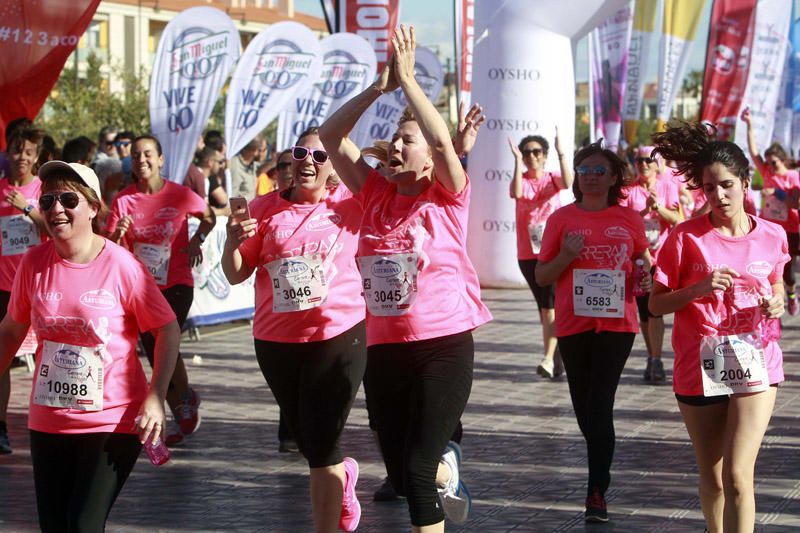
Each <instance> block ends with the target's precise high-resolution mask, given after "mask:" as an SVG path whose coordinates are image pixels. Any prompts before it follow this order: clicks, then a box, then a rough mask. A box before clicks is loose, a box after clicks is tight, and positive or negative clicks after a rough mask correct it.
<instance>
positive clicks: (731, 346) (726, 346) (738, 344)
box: [714, 339, 747, 357]
mask: <svg viewBox="0 0 800 533" xmlns="http://www.w3.org/2000/svg"><path fill="white" fill-rule="evenodd" d="M746 353H747V343H745V342H744V341H740V340H736V339H733V340H729V341H725V342H722V343H720V344H718V345H717V347H716V348H714V354H715V355H716V356H717V357H738V356H741V355H744V354H746Z"/></svg>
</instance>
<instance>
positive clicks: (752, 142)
mask: <svg viewBox="0 0 800 533" xmlns="http://www.w3.org/2000/svg"><path fill="white" fill-rule="evenodd" d="M742 121H743V122H744V123H745V124H747V150H748V151H749V152H750V158H751V159H752V160H753V163H755V165H756V168H757V169H758V171H759V172H761V175H762V176H764V175H765V173H766V171H767V163H766V162H765V161H764V158H763V157H761V153H760V152H759V151H758V144H757V143H756V134H755V132H754V131H753V116H752V114H751V113H750V108H749V107H745V108H744V111H742Z"/></svg>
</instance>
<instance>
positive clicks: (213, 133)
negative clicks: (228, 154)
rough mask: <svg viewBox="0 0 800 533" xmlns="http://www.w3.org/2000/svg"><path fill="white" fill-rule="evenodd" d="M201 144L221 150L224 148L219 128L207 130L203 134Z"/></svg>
mask: <svg viewBox="0 0 800 533" xmlns="http://www.w3.org/2000/svg"><path fill="white" fill-rule="evenodd" d="M203 144H205V145H206V146H210V147H211V148H214V149H215V150H219V151H220V152H222V151H224V148H225V138H224V137H223V136H222V132H220V131H219V130H208V131H207V132H206V134H205V135H204V136H203Z"/></svg>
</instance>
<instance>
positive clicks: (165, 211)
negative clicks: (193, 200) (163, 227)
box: [156, 207, 180, 220]
mask: <svg viewBox="0 0 800 533" xmlns="http://www.w3.org/2000/svg"><path fill="white" fill-rule="evenodd" d="M179 214H180V211H178V210H177V209H176V208H174V207H162V208H161V209H159V210H158V211H157V212H156V218H158V219H160V220H172V219H173V218H175V217H177V216H178V215H179Z"/></svg>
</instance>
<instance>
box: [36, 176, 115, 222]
mask: <svg viewBox="0 0 800 533" xmlns="http://www.w3.org/2000/svg"><path fill="white" fill-rule="evenodd" d="M45 184H47V187H46V188H45ZM45 184H42V189H43V190H42V192H43V193H45V194H46V193H47V191H51V190H52V191H59V190H64V189H67V190H72V191H75V192H78V193H80V194H82V195H83V196H84V197H85V198H86V201H87V202H89V205H91V206H92V207H94V208H95V209H97V215H96V216H95V217H94V218H93V219H92V231H93V232H94V233H96V234H97V235H103V229H104V228H103V223H102V221H103V220H105V218H106V206H105V204H104V203H103V200H101V199H100V198H98V197H97V193H96V192H94V189H92V188H91V187H89V186H88V185H86V184H85V183H84V182H82V181H80V180H78V179H77V178H76V177H75V176H72V175H71V174H67V173H64V174H63V175H58V176H56V177H52V178H48V179H47V180H46V181H45Z"/></svg>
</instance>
